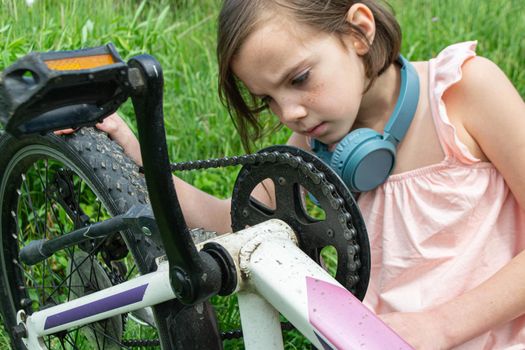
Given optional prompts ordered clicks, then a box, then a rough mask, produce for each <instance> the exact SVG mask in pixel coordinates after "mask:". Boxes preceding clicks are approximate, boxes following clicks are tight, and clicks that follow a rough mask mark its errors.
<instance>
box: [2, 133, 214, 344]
mask: <svg viewBox="0 0 525 350" xmlns="http://www.w3.org/2000/svg"><path fill="white" fill-rule="evenodd" d="M50 164H51V165H50ZM43 167H45V179H43V177H42V175H41V174H40V173H38V172H39V171H42V168H43ZM33 169H36V170H34V171H36V172H37V175H38V176H36V177H37V178H36V179H34V181H33V183H31V184H29V183H28V180H27V173H30V172H32V171H33ZM53 172H55V173H53ZM49 173H52V174H51V176H50V174H49ZM64 174H65V175H64ZM70 174H71V179H72V180H71V181H70V180H69V176H70ZM75 176H76V177H75ZM50 178H51V182H55V185H52V186H51V189H49V188H47V185H49V182H48V181H50ZM64 178H65V179H64ZM75 181H76V182H75ZM57 183H58V185H56V184H57ZM63 183H66V184H65V185H64V184H63ZM34 184H36V185H34ZM33 185H34V186H35V189H36V190H35V189H33V190H31V189H30V188H29V187H30V186H33ZM43 185H46V188H45V189H43V190H38V186H43ZM53 186H55V187H53ZM61 186H64V188H65V189H64V188H62V187H61ZM71 187H73V190H74V187H78V188H79V189H81V190H82V191H86V192H87V193H88V194H87V195H86V196H87V198H88V199H89V198H91V197H89V196H90V192H88V191H87V190H90V191H91V192H92V193H93V194H94V195H95V196H96V199H98V201H99V202H100V203H101V205H100V206H99V207H98V209H95V210H91V209H93V208H91V207H90V206H88V207H86V208H87V209H86V210H87V211H89V210H91V211H93V212H97V214H96V215H95V214H91V215H86V214H85V213H83V210H82V207H81V203H77V204H75V203H72V204H69V203H67V202H66V201H65V200H64V199H63V198H60V197H59V195H60V196H62V195H63V192H64V191H65V192H68V190H71ZM25 192H27V193H26V195H24V194H23V193H25ZM58 192H59V195H56V194H55V193H58ZM80 192H81V191H79V194H78V198H79V199H80V198H81V194H80ZM39 196H40V197H39ZM75 196H76V193H75ZM82 196H84V193H82ZM91 196H92V195H91ZM26 197H27V198H26ZM32 197H37V198H43V201H44V202H45V204H43V205H44V208H45V215H44V216H43V224H42V223H39V222H40V221H38V220H37V219H36V218H37V217H38V218H40V216H41V215H40V212H41V211H42V207H39V208H38V210H37V209H36V208H34V206H33V201H34V200H35V199H32ZM57 198H58V199H57ZM67 198H69V197H67ZM53 199H54V200H55V201H53ZM48 200H49V202H51V203H49V204H48V203H47V202H48ZM57 201H58V202H59V204H60V205H57ZM147 201H148V196H147V191H146V188H145V182H144V179H143V177H142V175H141V174H139V173H138V167H137V166H136V165H135V164H134V163H133V162H132V161H131V160H130V159H129V158H128V157H127V156H125V155H124V153H123V151H122V148H121V147H120V146H118V145H117V144H115V143H114V142H112V141H111V140H110V139H109V138H108V137H107V135H106V134H104V133H102V132H100V131H97V130H95V129H93V128H86V129H81V130H79V131H77V132H76V133H74V134H71V135H67V136H56V135H54V134H48V135H43V136H42V135H34V136H27V137H23V138H20V139H16V138H13V137H11V136H10V135H8V134H6V133H4V134H2V135H1V136H0V298H2V299H3V303H2V304H1V305H0V311H1V313H2V317H3V323H4V327H5V329H6V331H7V332H8V333H9V335H10V338H11V341H12V346H13V348H15V349H25V346H24V345H23V343H22V341H21V340H20V339H19V338H17V337H16V335H15V334H14V333H13V327H14V326H15V325H16V311H17V309H20V308H24V309H25V310H26V313H28V314H30V313H31V312H32V311H33V308H34V307H35V306H36V307H37V308H41V307H46V306H49V303H51V305H53V303H58V302H62V301H64V300H63V295H60V297H61V298H62V299H60V298H59V300H58V301H56V300H55V299H57V298H58V297H57V296H55V295H51V296H48V295H46V293H47V292H46V290H47V289H46V285H45V284H46V283H47V281H48V279H50V280H51V282H53V284H52V285H51V286H47V288H48V289H49V288H51V289H53V291H52V293H55V292H56V293H58V292H57V290H62V288H64V286H63V284H64V283H65V282H64V281H65V279H67V278H68V277H67V275H68V273H70V272H71V273H70V275H69V281H68V283H69V285H68V287H69V288H64V292H63V293H65V291H66V290H67V294H68V295H67V298H70V295H71V294H72V292H71V290H74V292H73V293H82V292H83V291H84V289H82V288H87V287H86V286H87V285H89V289H90V290H91V289H93V288H94V289H97V288H100V287H99V285H100V284H102V285H103V287H107V284H108V283H109V282H108V281H110V282H111V283H114V282H115V281H111V279H115V278H122V277H123V276H119V275H118V274H117V276H116V277H115V274H114V272H112V265H111V266H104V265H103V264H102V263H101V261H106V260H104V259H102V258H101V257H100V255H104V254H105V255H106V257H107V255H108V254H114V252H113V251H112V250H111V249H110V248H107V249H108V250H109V251H110V252H109V253H108V251H105V250H104V247H105V246H104V245H105V244H109V243H112V244H113V243H114V241H117V244H118V242H119V239H118V238H112V239H110V240H109V241H96V242H90V246H88V247H84V248H83V249H82V250H83V251H86V250H88V255H89V254H91V255H90V256H92V258H91V262H90V264H91V265H90V266H89V268H90V269H91V270H94V271H95V270H96V271H98V272H96V273H86V272H82V270H81V269H80V268H78V267H77V265H75V264H76V263H77V261H80V260H79V258H78V255H79V252H80V251H81V250H79V248H78V247H76V248H72V250H69V251H67V252H66V253H65V254H69V255H67V256H66V260H69V261H68V262H67V269H66V273H65V275H66V277H64V281H62V282H61V283H62V285H61V284H58V285H54V280H55V279H59V278H62V277H61V276H62V275H61V274H62V273H64V272H63V271H62V270H64V268H63V266H62V267H58V268H57V269H59V271H62V272H60V273H57V272H56V271H54V269H55V267H54V266H55V265H53V264H56V261H63V259H64V255H59V254H58V253H57V256H55V255H54V256H52V257H50V258H49V259H47V260H46V261H44V262H43V263H42V264H43V265H44V266H43V267H42V269H41V270H38V269H37V268H33V267H31V269H29V268H27V267H25V266H23V265H22V264H21V263H20V262H19V261H18V251H19V249H20V246H21V243H20V241H21V240H24V239H40V238H43V237H42V236H46V235H49V234H51V232H52V231H53V230H54V231H56V230H57V229H56V226H60V221H61V219H60V220H59V219H58V217H60V218H63V217H64V215H63V213H62V212H58V215H57V213H56V212H55V210H56V207H58V208H59V210H62V211H65V212H66V215H67V213H70V214H71V212H74V213H76V214H74V217H71V216H73V215H70V216H69V221H71V222H73V224H70V225H73V226H78V225H79V224H81V223H82V220H84V221H85V220H86V216H88V217H90V218H89V223H92V219H93V217H95V221H97V220H101V214H100V212H101V211H105V215H109V216H114V215H118V214H121V213H124V212H126V211H127V210H128V209H129V208H130V207H131V206H132V205H134V204H144V203H147ZM64 202H66V203H65V204H64ZM27 203H30V204H31V206H32V207H33V208H31V209H29V208H28V209H27V211H24V209H21V207H22V208H23V207H24V206H27V205H28V204H27ZM90 203H92V201H91V202H90ZM90 205H91V204H90ZM102 205H103V206H104V208H105V209H101V208H102ZM71 206H73V207H74V208H73V209H75V208H76V209H79V210H72V208H71ZM61 207H62V208H61ZM48 209H49V212H47V210H48ZM78 212H81V213H82V214H83V215H82V217H81V218H79V214H78ZM22 214H26V215H25V216H27V217H23V216H24V215H22ZM80 219H82V220H80ZM32 221H34V222H32ZM50 221H51V222H52V224H49V222H50ZM69 221H68V222H69ZM25 223H27V225H24V224H25ZM48 225H49V227H48ZM22 226H23V228H24V229H22ZM26 227H32V228H33V231H35V232H31V234H33V236H32V237H28V236H29V233H28V232H26V229H25V228H26ZM64 232H68V230H65V231H64ZM58 234H60V232H58ZM38 236H40V237H38ZM120 237H122V241H123V242H124V244H125V249H126V250H127V251H128V252H129V253H130V254H127V256H128V257H127V258H125V259H127V260H124V261H128V260H130V259H131V260H130V261H131V265H135V266H136V268H137V269H138V273H140V274H144V273H148V272H151V271H154V270H155V269H156V263H155V258H157V257H158V256H161V255H163V249H162V247H160V246H159V245H158V244H156V243H155V241H154V240H153V239H151V238H150V237H147V236H146V235H144V233H142V232H132V231H130V230H127V231H123V232H121V233H120ZM108 242H109V243H108ZM23 243H26V242H23ZM101 247H102V248H101ZM93 248H94V249H93ZM111 248H113V247H111ZM119 248H122V247H119ZM74 249H77V250H76V251H75V250H74ZM89 249H93V250H92V251H89ZM121 250H122V249H121ZM75 252H76V253H75ZM101 252H102V253H101ZM61 254H64V253H61ZM82 254H84V253H82ZM53 258H54V259H55V260H52V259H53ZM68 258H69V259H68ZM61 259H62V260H61ZM115 260H117V259H115ZM72 261H73V262H72ZM83 261H86V259H84V260H83ZM116 263H118V261H117V262H116ZM111 264H113V262H112V263H111ZM128 264H129V263H128ZM99 265H101V266H103V267H102V268H103V270H101V267H100V266H99ZM97 266H98V267H97ZM118 266H120V268H121V269H123V270H125V269H126V267H125V266H124V263H122V264H120V265H118ZM60 269H62V270H60ZM104 269H105V270H104ZM106 270H107V271H108V273H107V276H106V277H105V276H104V273H103V272H101V271H106ZM117 270H118V269H117ZM28 271H31V273H32V274H33V275H31V279H30V280H29V278H30V277H29V275H30V273H29V272H28ZM35 271H36V272H35ZM78 271H80V272H78ZM37 273H38V274H41V275H42V276H43V277H42V285H41V286H40V285H38V282H40V281H38V280H39V279H40V275H38V278H35V276H34V275H36V274H37ZM46 273H48V274H49V276H47V275H45V274H46ZM74 273H76V275H74ZM88 274H89V275H95V277H94V280H92V277H89V278H86V276H87V275H88ZM44 275H45V278H44ZM71 276H73V277H71ZM73 279H75V281H76V282H77V283H78V281H82V284H83V287H80V288H81V289H80V290H81V292H78V290H79V289H75V288H77V287H75V288H72V287H71V280H73ZM84 279H88V281H87V282H86V281H84ZM51 282H49V283H50V284H51ZM117 282H118V281H117ZM33 285H36V287H33ZM93 285H96V286H94V287H93ZM39 293H40V294H42V296H39V295H38V294H39ZM35 294H37V297H36V299H42V300H37V302H36V303H35V300H34V299H35ZM86 294H87V292H86ZM44 299H45V300H44ZM38 301H39V302H38ZM46 303H47V305H46ZM42 304H44V305H42ZM151 309H152V310H153V316H154V322H155V326H156V330H157V336H158V338H159V342H160V345H161V347H162V348H163V349H191V348H194V349H197V348H201V349H202V348H206V349H216V348H219V349H220V348H222V343H221V341H220V336H219V333H218V327H217V324H216V318H215V314H214V310H213V308H212V307H211V305H210V304H209V303H208V302H206V303H203V304H200V305H197V306H195V307H191V308H187V307H184V306H183V305H181V304H180V303H179V302H177V301H169V302H166V303H163V304H160V305H157V306H154V307H152V308H151ZM118 317H120V316H115V317H114V318H111V319H109V320H108V321H106V323H105V324H104V326H103V327H104V329H103V331H104V332H106V327H109V328H110V330H111V332H114V333H112V334H110V335H108V337H111V338H114V337H115V335H118V332H119V331H118V328H119V327H120V326H119V319H118ZM101 322H102V321H101ZM108 322H109V326H107V325H108ZM128 323H129V320H128V321H127V322H126V320H125V319H123V321H122V323H121V324H122V325H127V324H128ZM101 324H102V323H100V322H99V323H97V324H92V325H90V326H89V327H90V328H87V330H84V331H82V330H81V331H78V330H76V332H77V333H75V337H76V338H78V334H79V333H78V332H80V333H81V334H85V335H86V336H85V337H87V338H89V335H90V334H91V336H93V334H94V335H95V337H98V335H97V334H98V333H99V332H100V330H99V328H100V327H102V326H101ZM81 337H82V336H81ZM56 338H60V339H58V340H56V339H53V341H54V343H50V344H52V345H53V346H52V347H53V348H55V347H56V344H59V345H62V347H63V348H67V346H70V345H67V346H65V344H67V342H68V341H69V342H71V339H69V340H68V339H67V333H66V336H64V334H61V335H59V336H57V337H56ZM64 339H65V340H64ZM75 341H76V339H75ZM88 341H92V339H91V338H89V340H88ZM123 342H124V339H121V338H119V339H117V341H116V342H115V343H116V344H118V347H121V348H125V347H126V346H125V345H123ZM96 343H97V344H99V340H98V339H97V340H96ZM131 343H132V342H131ZM137 344H140V342H138V343H137ZM91 345H92V344H91ZM100 346H102V347H104V348H106V349H108V346H107V340H105V339H104V340H102V344H100ZM48 347H49V346H48ZM130 347H131V346H130ZM74 348H76V347H74Z"/></svg>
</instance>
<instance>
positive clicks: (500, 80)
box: [435, 42, 513, 161]
mask: <svg viewBox="0 0 525 350" xmlns="http://www.w3.org/2000/svg"><path fill="white" fill-rule="evenodd" d="M475 47H476V42H468V43H459V44H455V45H451V46H449V47H447V48H446V49H445V50H443V51H442V52H441V53H440V54H439V55H438V56H437V57H436V58H435V60H436V63H435V64H436V65H437V66H438V68H437V70H439V69H442V70H446V69H457V70H458V72H457V74H455V78H454V79H455V81H454V82H453V84H451V85H450V86H449V87H448V88H447V89H446V91H444V92H443V95H442V99H443V102H444V104H445V106H446V110H447V115H448V118H449V120H450V122H451V123H452V124H453V125H454V127H455V128H456V132H457V133H458V136H459V137H460V139H462V141H463V143H464V144H466V145H468V147H469V149H470V151H471V153H472V154H473V155H474V156H475V157H477V158H479V159H481V160H482V161H488V160H489V158H488V157H487V155H486V154H485V152H484V151H483V147H482V145H480V143H479V139H478V138H477V136H476V133H477V132H479V131H480V128H483V127H484V126H485V125H487V124H486V122H490V120H491V119H494V118H497V114H496V113H494V110H495V109H494V103H501V102H502V101H503V99H504V98H505V95H506V94H508V93H512V91H511V90H513V88H512V84H510V83H509V81H508V79H507V77H506V76H505V74H504V73H503V72H502V71H501V69H500V68H499V67H498V66H497V65H496V64H495V63H494V62H492V61H491V60H489V59H488V58H485V57H482V56H479V55H477V54H476V53H475V51H474V50H475ZM447 65H450V66H452V68H451V67H447ZM436 74H439V72H437V73H436ZM500 93H501V94H502V95H501V96H499V97H498V95H499V94H500Z"/></svg>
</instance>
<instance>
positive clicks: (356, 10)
mask: <svg viewBox="0 0 525 350" xmlns="http://www.w3.org/2000/svg"><path fill="white" fill-rule="evenodd" d="M346 20H347V22H348V23H350V24H351V25H353V26H355V27H358V28H359V29H360V30H361V32H362V33H363V34H364V35H365V37H366V39H367V40H363V38H362V37H361V36H359V35H357V34H355V33H352V34H351V35H350V37H351V40H352V42H351V44H352V45H353V46H354V48H355V50H356V53H357V54H358V55H364V54H366V53H367V52H368V50H369V49H370V45H372V42H373V41H374V37H375V34H376V23H375V20H374V14H373V13H372V11H371V10H370V9H369V8H368V6H366V5H364V4H361V3H357V4H353V5H352V6H351V7H350V9H349V10H348V12H347V14H346ZM367 41H368V42H367Z"/></svg>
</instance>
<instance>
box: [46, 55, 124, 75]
mask: <svg viewBox="0 0 525 350" xmlns="http://www.w3.org/2000/svg"><path fill="white" fill-rule="evenodd" d="M44 62H45V64H46V65H47V67H48V68H49V69H52V70H59V71H63V70H84V69H91V68H97V67H102V66H107V65H110V64H113V63H115V60H114V59H113V56H111V55H109V54H106V55H95V56H84V57H71V58H60V59H56V60H49V61H44Z"/></svg>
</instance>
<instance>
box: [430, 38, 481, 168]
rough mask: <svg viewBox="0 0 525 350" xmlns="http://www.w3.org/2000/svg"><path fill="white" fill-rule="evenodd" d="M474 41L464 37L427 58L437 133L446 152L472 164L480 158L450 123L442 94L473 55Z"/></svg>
mask: <svg viewBox="0 0 525 350" xmlns="http://www.w3.org/2000/svg"><path fill="white" fill-rule="evenodd" d="M476 46H477V41H467V42H462V43H457V44H454V45H451V46H448V47H447V48H445V49H444V50H443V51H441V52H440V53H439V55H438V56H437V57H436V58H434V59H431V60H430V62H429V90H430V91H429V92H430V94H429V95H430V108H431V111H432V117H433V119H434V123H435V125H436V130H437V134H438V136H439V140H440V142H441V146H442V147H443V151H444V152H445V155H446V156H447V157H448V158H450V157H453V158H456V159H457V160H459V161H460V162H462V163H466V164H473V163H477V162H479V161H480V160H479V159H478V158H476V157H474V156H473V155H472V154H471V153H470V151H469V150H468V148H467V146H465V144H463V143H462V142H461V141H460V140H459V138H458V136H457V132H456V128H455V127H454V125H452V124H451V123H450V119H449V117H448V114H447V110H446V106H445V103H444V102H443V94H444V93H445V91H446V90H447V89H448V88H449V87H450V86H452V85H454V84H455V83H457V82H458V81H459V80H461V77H462V71H461V66H462V65H463V63H465V61H467V60H468V59H469V58H472V57H474V56H476V52H475V49H476Z"/></svg>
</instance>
